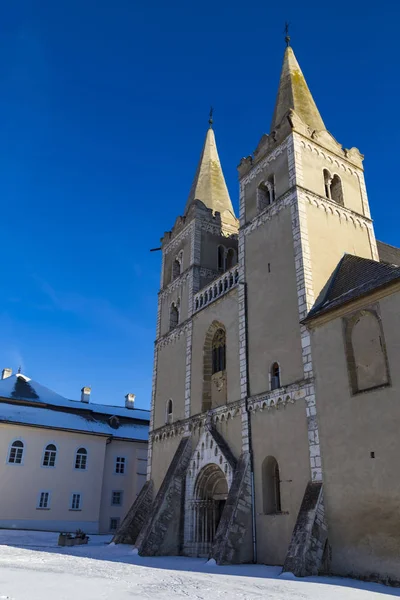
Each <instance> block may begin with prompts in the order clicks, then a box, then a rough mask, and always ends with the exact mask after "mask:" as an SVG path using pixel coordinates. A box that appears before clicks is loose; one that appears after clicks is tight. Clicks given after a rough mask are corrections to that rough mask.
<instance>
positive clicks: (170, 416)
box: [165, 399, 173, 424]
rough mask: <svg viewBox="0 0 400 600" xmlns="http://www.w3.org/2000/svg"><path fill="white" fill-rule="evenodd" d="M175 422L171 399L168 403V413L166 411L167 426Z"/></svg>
mask: <svg viewBox="0 0 400 600" xmlns="http://www.w3.org/2000/svg"><path fill="white" fill-rule="evenodd" d="M172 421H173V404H172V400H171V399H169V400H168V402H167V411H166V415H165V422H166V423H167V424H170V423H172Z"/></svg>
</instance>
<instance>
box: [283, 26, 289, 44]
mask: <svg viewBox="0 0 400 600" xmlns="http://www.w3.org/2000/svg"><path fill="white" fill-rule="evenodd" d="M289 25H290V23H288V21H286V22H285V29H284V30H283V33H284V34H285V42H286V46H290V35H289Z"/></svg>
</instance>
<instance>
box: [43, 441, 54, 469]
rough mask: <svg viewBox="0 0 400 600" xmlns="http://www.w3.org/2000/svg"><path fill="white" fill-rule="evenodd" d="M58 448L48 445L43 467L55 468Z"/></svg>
mask: <svg viewBox="0 0 400 600" xmlns="http://www.w3.org/2000/svg"><path fill="white" fill-rule="evenodd" d="M56 456H57V448H56V447H55V445H54V444H48V445H47V446H46V448H45V450H44V455H43V467H55V464H56Z"/></svg>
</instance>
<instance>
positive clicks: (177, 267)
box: [172, 258, 181, 279]
mask: <svg viewBox="0 0 400 600" xmlns="http://www.w3.org/2000/svg"><path fill="white" fill-rule="evenodd" d="M180 274H181V263H180V262H179V260H178V259H177V258H176V259H175V260H174V262H173V263H172V279H176V278H177V277H179V275H180Z"/></svg>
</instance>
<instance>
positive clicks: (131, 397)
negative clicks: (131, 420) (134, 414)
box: [125, 394, 136, 409]
mask: <svg viewBox="0 0 400 600" xmlns="http://www.w3.org/2000/svg"><path fill="white" fill-rule="evenodd" d="M135 398H136V396H135V394H127V395H126V396H125V408H131V409H132V408H133V407H134V404H135Z"/></svg>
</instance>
